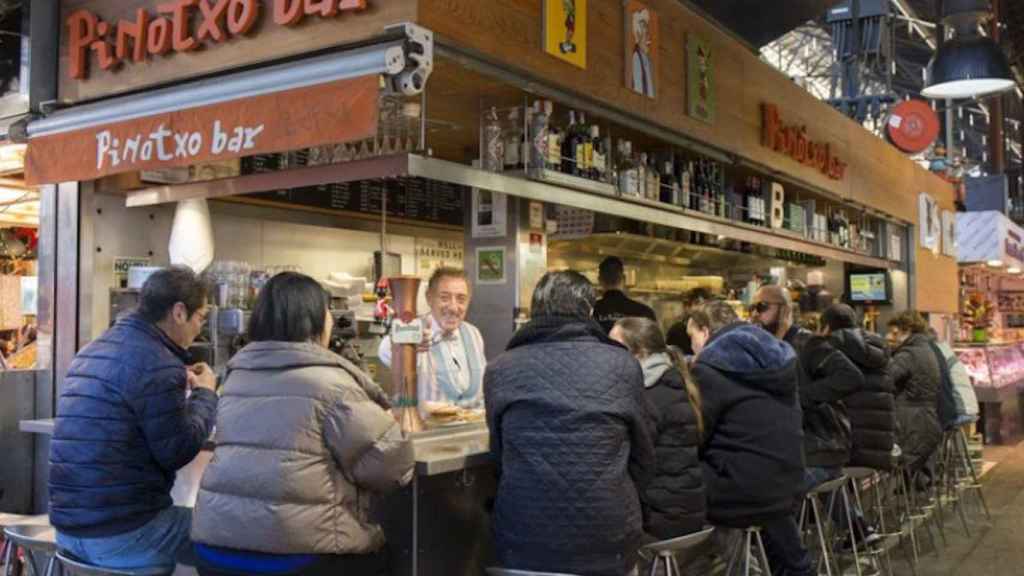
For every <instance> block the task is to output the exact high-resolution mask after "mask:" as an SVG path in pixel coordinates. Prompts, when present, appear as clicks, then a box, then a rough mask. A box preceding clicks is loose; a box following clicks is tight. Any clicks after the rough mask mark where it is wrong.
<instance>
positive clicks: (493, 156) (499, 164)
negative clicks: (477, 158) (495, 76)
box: [481, 106, 505, 172]
mask: <svg viewBox="0 0 1024 576" xmlns="http://www.w3.org/2000/svg"><path fill="white" fill-rule="evenodd" d="M483 138H484V149H483V162H481V164H482V166H483V169H484V170H487V171H488V172H501V171H502V169H503V168H504V167H505V137H504V135H503V134H502V129H501V119H500V118H498V110H497V108H494V107H493V106H492V107H491V109H490V110H489V111H487V113H486V114H485V115H484V126H483Z"/></svg>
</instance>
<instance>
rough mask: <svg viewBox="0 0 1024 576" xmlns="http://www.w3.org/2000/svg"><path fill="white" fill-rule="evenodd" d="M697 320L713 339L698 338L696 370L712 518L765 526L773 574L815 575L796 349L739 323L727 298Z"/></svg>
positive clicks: (717, 521)
mask: <svg viewBox="0 0 1024 576" xmlns="http://www.w3.org/2000/svg"><path fill="white" fill-rule="evenodd" d="M690 323H691V326H692V327H693V328H694V331H696V329H701V330H707V331H708V332H710V339H709V340H708V341H707V343H706V344H705V343H703V339H702V338H701V339H698V346H697V348H700V352H699V353H698V355H697V360H696V363H695V364H694V368H693V375H694V377H695V378H696V379H697V383H698V385H699V386H700V391H701V397H702V401H703V404H704V406H703V413H704V430H705V432H704V443H703V446H702V448H701V456H702V461H703V464H704V481H705V485H706V489H707V494H708V511H707V512H708V519H709V520H710V521H711V522H712V523H713V524H715V525H719V526H725V527H730V528H746V527H748V526H761V527H762V530H763V534H764V540H765V546H766V548H767V549H768V550H767V551H768V561H769V563H770V564H771V568H772V573H773V574H786V575H792V576H804V575H808V576H809V575H811V574H814V566H813V565H812V562H811V560H810V558H809V556H808V554H807V550H806V549H804V547H803V544H802V543H801V541H800V532H799V529H798V528H797V523H796V519H795V518H794V514H793V510H794V507H795V505H796V503H797V502H798V498H800V497H801V495H802V491H801V484H802V482H803V477H804V464H803V452H802V450H801V443H802V440H803V433H802V431H801V425H800V404H799V402H798V401H797V370H798V366H797V362H796V354H795V353H794V352H793V349H792V347H790V346H789V345H788V344H786V343H785V342H782V341H780V340H778V339H777V338H775V337H773V336H772V335H771V334H769V333H768V332H766V331H765V330H762V329H761V328H759V327H756V326H751V325H747V324H742V323H740V322H738V320H737V318H736V313H735V312H734V311H733V309H732V308H731V307H730V306H729V305H728V304H726V303H724V302H711V303H709V304H707V305H705V306H704V308H703V309H702V310H700V311H698V312H695V313H694V316H693V318H692V319H691V322H690Z"/></svg>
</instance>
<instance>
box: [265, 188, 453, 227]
mask: <svg viewBox="0 0 1024 576" xmlns="http://www.w3.org/2000/svg"><path fill="white" fill-rule="evenodd" d="M467 191H468V188H466V187H465V186H459V185H457V184H451V183H448V182H439V181H437V180H426V179H423V178H409V177H402V178H388V179H383V180H360V181H357V182H341V183H335V184H321V185H319V186H310V187H306V188H295V189H292V190H279V191H277V192H264V193H260V194H250V195H248V197H250V198H258V199H260V200H263V201H270V202H279V203H281V204H290V205H295V206H308V207H311V208H321V209H325V210H339V211H345V212H361V213H364V214H374V215H379V214H380V209H381V204H382V199H383V195H384V194H387V199H388V202H387V211H388V216H389V217H394V218H405V219H408V220H417V221H421V222H431V223H436V224H448V225H452V226H462V225H463V222H464V219H465V214H464V213H463V202H464V200H463V199H464V198H466V197H467V194H466V193H467Z"/></svg>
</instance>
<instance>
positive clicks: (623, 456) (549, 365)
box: [484, 272, 654, 576]
mask: <svg viewBox="0 0 1024 576" xmlns="http://www.w3.org/2000/svg"><path fill="white" fill-rule="evenodd" d="M594 300H595V293H594V288H593V286H592V285H591V284H590V282H588V281H587V279H586V278H585V277H583V276H582V275H580V274H578V273H576V272H551V273H548V274H545V275H544V277H543V278H541V280H540V282H539V283H538V284H537V288H536V290H534V293H533V301H532V304H531V313H532V320H531V321H530V322H529V323H528V324H527V325H526V326H524V327H523V328H522V329H520V330H519V332H517V333H516V334H515V336H513V338H512V341H511V342H510V343H509V345H508V349H507V350H506V352H505V353H504V354H502V355H501V356H499V357H498V359H497V360H496V361H495V362H494V363H492V364H490V365H489V366H488V367H487V373H486V375H485V377H484V381H485V384H484V397H485V401H486V405H487V424H488V427H489V428H490V433H491V454H492V456H493V458H494V461H495V464H496V465H497V466H498V470H499V474H500V478H499V482H498V494H497V498H496V500H495V505H494V536H495V545H496V549H497V556H498V561H499V563H500V564H501V565H502V566H503V567H505V568H512V569H522V570H541V571H546V572H565V573H571V574H587V575H588V576H622V575H623V574H626V573H628V572H629V571H631V570H632V569H633V567H634V566H635V565H636V562H637V559H638V554H637V552H638V550H639V547H640V544H641V541H642V538H643V527H642V513H641V506H640V497H639V494H640V493H642V492H643V490H644V488H645V487H646V484H647V482H648V480H649V478H650V476H651V474H652V473H653V468H654V462H653V460H654V448H653V444H652V439H651V434H650V432H649V430H648V428H647V422H648V417H647V415H646V411H645V409H644V397H643V394H644V392H643V391H644V378H643V373H642V372H641V369H640V365H639V364H638V363H637V361H636V360H635V359H634V358H633V356H632V355H630V353H629V351H627V350H626V349H625V348H624V347H623V346H621V345H619V344H618V343H616V342H613V341H612V340H610V339H609V338H608V337H607V336H606V335H605V332H604V331H603V330H602V329H601V328H600V326H598V325H597V323H596V322H594V321H593V320H592V319H591V314H592V312H593V310H592V308H593V305H594Z"/></svg>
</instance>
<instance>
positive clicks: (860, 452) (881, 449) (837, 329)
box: [821, 304, 896, 471]
mask: <svg viewBox="0 0 1024 576" xmlns="http://www.w3.org/2000/svg"><path fill="white" fill-rule="evenodd" d="M821 321H822V324H824V325H825V328H826V329H827V330H828V336H829V339H830V340H831V342H832V345H833V346H835V347H836V348H837V349H838V350H839V351H840V352H842V353H843V354H845V355H846V356H847V358H849V359H850V360H851V361H853V363H854V364H856V365H857V368H859V369H860V371H861V372H862V373H863V374H864V386H863V387H861V388H860V389H859V390H857V391H856V392H854V393H853V394H852V395H850V396H848V397H847V398H846V399H845V400H843V403H844V404H845V405H846V411H847V413H848V414H849V415H850V426H851V427H852V430H853V451H852V453H851V454H850V465H851V466H864V467H867V468H874V469H876V470H886V471H888V470H892V468H893V467H894V465H895V459H894V458H893V455H892V452H893V450H892V449H893V444H895V443H896V414H895V412H896V406H895V400H894V399H893V385H892V378H890V377H889V347H888V345H887V344H886V342H885V339H883V338H882V337H881V336H879V335H877V334H873V333H871V332H867V331H865V330H863V329H861V328H858V327H857V317H856V315H855V313H854V311H853V310H852V309H851V308H850V307H849V306H846V305H845V304H838V305H833V306H831V307H829V308H828V309H826V310H825V312H824V313H823V314H822V315H821Z"/></svg>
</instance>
